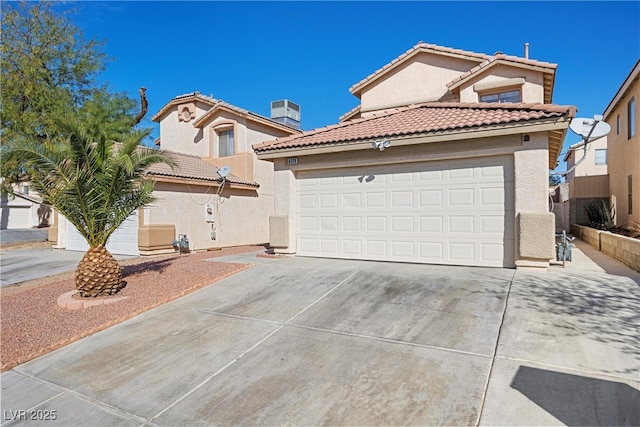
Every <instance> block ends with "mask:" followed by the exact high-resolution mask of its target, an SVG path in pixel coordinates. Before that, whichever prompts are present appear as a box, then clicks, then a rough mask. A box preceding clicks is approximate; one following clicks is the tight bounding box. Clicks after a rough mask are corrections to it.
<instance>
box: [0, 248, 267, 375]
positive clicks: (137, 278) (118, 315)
mask: <svg viewBox="0 0 640 427" xmlns="http://www.w3.org/2000/svg"><path fill="white" fill-rule="evenodd" d="M261 250H262V251H264V247H263V246H242V247H236V248H225V249H222V250H219V251H210V252H199V253H192V254H186V255H173V254H172V255H165V256H160V257H153V258H137V259H133V260H126V261H122V262H121V263H120V265H122V267H123V278H124V280H125V281H126V286H125V288H124V289H123V290H122V291H120V292H119V293H118V294H117V297H128V298H126V299H122V300H119V301H117V302H114V303H112V304H106V305H97V306H92V307H87V308H82V309H79V310H70V309H66V308H61V307H59V306H58V304H57V299H58V297H60V296H61V295H63V294H65V293H67V292H70V291H73V290H74V289H75V284H74V274H73V272H69V273H63V274H59V275H56V276H51V277H47V278H45V279H37V280H31V281H29V282H24V283H22V284H20V285H18V286H12V287H8V288H3V289H2V290H1V292H0V309H1V311H0V321H1V326H0V360H1V362H2V371H3V372H4V371H6V370H8V369H12V368H13V367H15V366H17V365H19V364H21V363H24V362H26V361H28V360H31V359H33V358H35V357H38V356H41V355H43V354H46V353H48V352H50V351H53V350H55V349H58V348H60V347H62V346H64V345H67V344H70V343H72V342H74V341H76V340H78V339H80V338H83V337H86V336H88V335H91V334H94V333H96V332H98V331H101V330H103V329H106V328H108V327H110V326H113V325H115V324H117V323H120V322H122V321H124V320H127V319H130V318H131V317H133V316H136V315H138V314H140V313H143V312H145V311H148V310H150V309H152V308H154V307H157V306H159V305H161V304H164V303H167V302H169V301H171V300H174V299H176V298H179V297H181V296H183V295H186V294H188V293H190V292H193V291H195V290H196V289H199V288H202V287H204V286H207V285H209V284H211V283H214V282H216V281H218V280H221V279H223V278H225V277H228V276H230V275H232V274H235V273H237V272H239V271H241V270H244V269H246V268H248V267H250V265H249V264H238V263H228V262H215V261H205V260H208V259H211V258H216V257H221V256H225V255H232V254H236V253H242V252H254V251H261Z"/></svg>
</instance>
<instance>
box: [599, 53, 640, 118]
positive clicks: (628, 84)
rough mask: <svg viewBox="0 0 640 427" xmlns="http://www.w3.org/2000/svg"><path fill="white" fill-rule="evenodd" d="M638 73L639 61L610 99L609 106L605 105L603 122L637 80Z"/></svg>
mask: <svg viewBox="0 0 640 427" xmlns="http://www.w3.org/2000/svg"><path fill="white" fill-rule="evenodd" d="M639 73H640V60H638V61H637V62H636V65H635V66H634V67H633V69H632V70H631V72H630V73H629V75H628V76H627V78H626V79H625V80H624V82H623V83H622V85H621V86H620V88H619V89H618V91H617V92H616V94H615V95H614V97H613V98H612V99H611V102H609V105H607V108H606V109H605V110H604V114H603V116H604V119H605V120H606V119H607V117H608V116H609V114H611V111H612V110H614V109H615V107H617V106H618V103H619V102H620V100H621V99H622V98H624V95H625V94H626V93H627V91H628V90H629V87H631V84H632V83H633V81H634V80H635V79H637V78H638V74H639Z"/></svg>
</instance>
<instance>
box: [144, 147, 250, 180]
mask: <svg viewBox="0 0 640 427" xmlns="http://www.w3.org/2000/svg"><path fill="white" fill-rule="evenodd" d="M165 153H167V154H168V155H169V156H170V157H171V158H172V159H173V161H174V162H175V163H176V168H175V169H174V170H172V169H171V168H170V167H169V166H168V165H166V164H164V163H157V164H154V165H152V166H150V167H149V169H147V171H146V175H148V176H151V177H167V178H178V179H185V180H194V181H203V182H210V183H220V182H222V177H221V176H220V174H219V173H218V168H217V167H215V166H213V165H211V164H209V163H207V162H205V161H204V160H202V159H201V158H200V157H198V156H192V155H189V154H182V153H176V152H173V151H167V150H165ZM226 181H227V182H229V183H231V184H240V185H247V186H250V187H256V188H257V187H259V186H260V185H259V184H258V183H256V182H249V181H244V180H242V179H240V178H238V177H237V176H235V175H233V174H229V175H227V179H226Z"/></svg>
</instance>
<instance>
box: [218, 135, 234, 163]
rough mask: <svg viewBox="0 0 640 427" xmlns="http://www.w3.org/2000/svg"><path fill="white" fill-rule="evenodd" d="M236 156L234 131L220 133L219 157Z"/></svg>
mask: <svg viewBox="0 0 640 427" xmlns="http://www.w3.org/2000/svg"><path fill="white" fill-rule="evenodd" d="M234 154H235V145H234V138H233V129H231V130H223V131H219V132H218V157H228V156H233V155H234Z"/></svg>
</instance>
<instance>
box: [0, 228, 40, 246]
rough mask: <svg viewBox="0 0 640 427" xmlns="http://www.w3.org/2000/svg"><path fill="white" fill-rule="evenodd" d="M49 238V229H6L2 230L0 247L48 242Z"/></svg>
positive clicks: (0, 232) (0, 231)
mask: <svg viewBox="0 0 640 427" xmlns="http://www.w3.org/2000/svg"><path fill="white" fill-rule="evenodd" d="M48 238H49V229H48V228H16V229H11V230H7V229H5V230H0V247H6V246H9V245H15V244H21V243H34V242H46V241H47V239H48Z"/></svg>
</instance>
